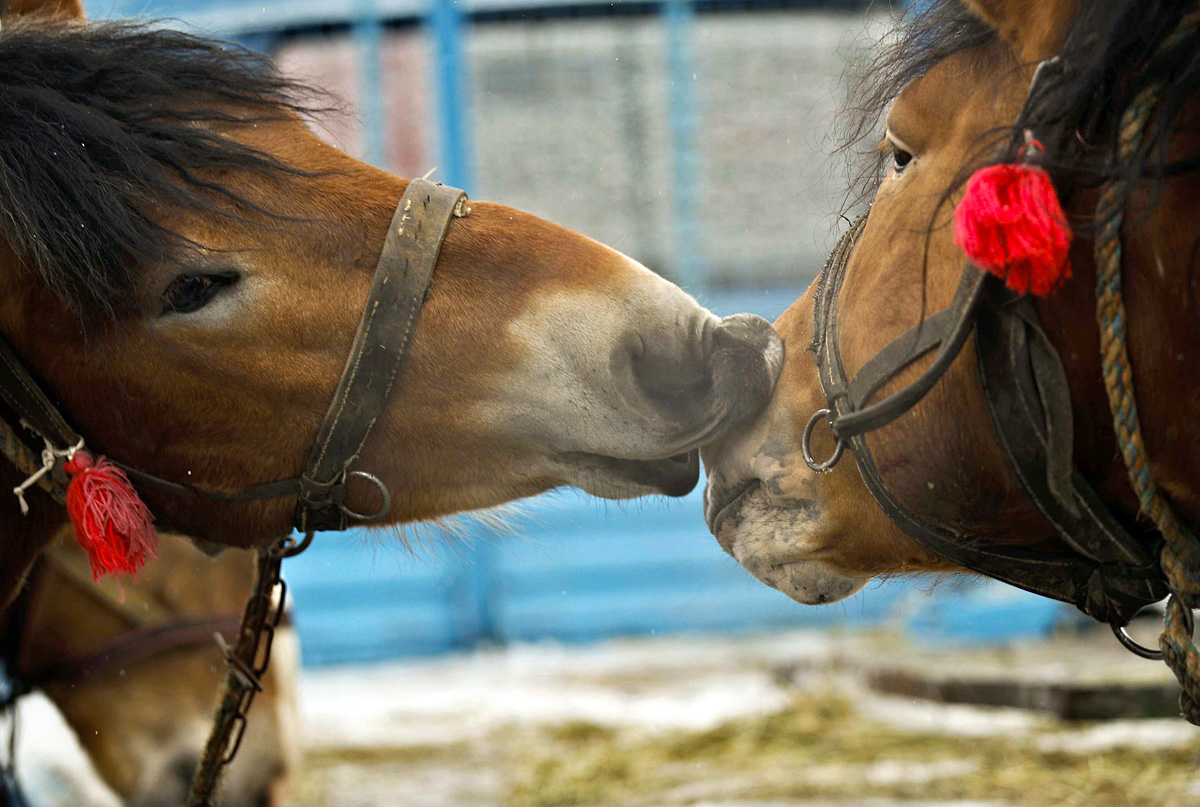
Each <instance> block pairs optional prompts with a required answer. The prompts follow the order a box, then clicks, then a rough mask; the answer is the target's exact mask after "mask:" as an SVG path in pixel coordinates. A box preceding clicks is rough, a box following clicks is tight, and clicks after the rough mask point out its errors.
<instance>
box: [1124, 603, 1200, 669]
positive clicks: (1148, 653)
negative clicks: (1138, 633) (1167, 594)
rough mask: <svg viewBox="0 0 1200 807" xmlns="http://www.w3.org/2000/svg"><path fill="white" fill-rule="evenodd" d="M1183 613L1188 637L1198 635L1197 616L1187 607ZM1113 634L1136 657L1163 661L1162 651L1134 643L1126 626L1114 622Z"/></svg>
mask: <svg viewBox="0 0 1200 807" xmlns="http://www.w3.org/2000/svg"><path fill="white" fill-rule="evenodd" d="M1167 607H1168V608H1170V607H1171V606H1170V602H1169V601H1168V603H1167ZM1183 613H1184V614H1185V616H1184V621H1185V622H1186V623H1187V631H1188V635H1189V636H1194V635H1195V633H1196V618H1195V615H1194V614H1192V609H1191V608H1188V607H1187V606H1186V605H1185V606H1184V607H1183ZM1112 632H1113V635H1114V636H1116V637H1117V641H1118V642H1120V643H1121V645H1122V646H1123V647H1124V648H1125V649H1126V650H1128V651H1129V652H1130V653H1133V654H1134V655H1135V656H1140V657H1142V658H1145V659H1150V660H1151V661H1162V658H1163V652H1162V651H1161V650H1154V649H1152V648H1149V647H1146V646H1145V645H1143V644H1138V643H1137V642H1136V641H1134V639H1133V637H1132V636H1130V635H1129V632H1128V631H1126V630H1125V626H1124V625H1118V624H1116V623H1115V622H1114V623H1113V624H1112Z"/></svg>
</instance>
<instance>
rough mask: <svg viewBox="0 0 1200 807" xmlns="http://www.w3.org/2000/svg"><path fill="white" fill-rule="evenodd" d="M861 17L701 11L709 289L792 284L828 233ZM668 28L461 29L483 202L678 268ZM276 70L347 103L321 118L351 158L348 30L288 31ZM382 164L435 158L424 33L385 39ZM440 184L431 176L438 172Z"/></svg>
mask: <svg viewBox="0 0 1200 807" xmlns="http://www.w3.org/2000/svg"><path fill="white" fill-rule="evenodd" d="M863 26H864V17H863V15H862V14H861V13H856V12H836V11H779V12H752V13H726V14H706V15H702V16H700V17H699V18H698V19H697V22H696V26H695V29H694V37H693V42H692V57H693V66H694V73H695V98H696V105H697V116H698V121H697V141H698V142H697V146H698V153H697V159H698V167H699V188H698V190H699V203H698V205H697V208H696V209H695V210H693V211H690V215H694V216H696V217H697V219H698V227H697V230H698V232H699V233H700V236H699V237H700V239H701V245H700V246H701V254H702V258H703V261H704V263H705V267H706V274H707V277H708V280H709V284H710V285H712V286H717V287H719V286H725V285H731V286H745V285H751V286H753V285H767V286H771V285H795V284H797V283H798V282H799V283H802V282H804V281H806V280H807V279H809V278H811V277H812V276H813V275H814V274H815V272H816V271H817V270H818V269H819V268H820V266H821V264H822V263H823V261H824V256H825V253H826V251H827V250H828V249H829V247H830V246H831V244H832V241H833V237H834V232H835V230H836V229H837V220H836V215H835V214H836V212H837V211H838V210H840V206H841V192H842V187H843V184H844V183H843V179H842V176H841V174H842V172H841V170H840V159H839V158H834V157H830V156H828V155H829V154H830V152H831V151H832V146H833V144H832V143H831V141H830V137H829V134H828V133H829V131H830V126H831V123H832V118H833V114H834V111H835V110H836V108H837V106H838V104H839V102H840V98H841V95H842V92H841V90H840V89H839V82H838V79H839V76H840V75H841V73H842V70H843V65H844V63H845V59H846V58H847V52H848V51H850V50H852V48H853V47H854V46H855V38H856V36H857V35H858V34H860V33H861V31H862V29H863ZM664 44H665V31H664V29H663V26H662V23H661V21H660V20H659V19H658V18H657V17H628V16H621V17H612V18H596V17H587V18H580V19H564V20H550V21H528V22H526V21H516V22H498V23H488V24H478V25H475V26H473V27H472V29H471V30H470V32H469V34H468V38H467V52H468V59H469V75H470V81H471V90H470V92H471V99H472V104H471V109H470V114H471V121H472V123H471V125H472V129H473V135H474V152H475V164H476V186H475V187H474V188H472V189H471V191H472V195H473V196H475V197H477V198H487V199H492V200H495V201H502V202H504V203H506V204H511V205H513V206H515V207H520V208H522V209H525V210H529V211H531V212H534V213H537V214H539V215H541V216H544V217H546V218H548V219H551V220H553V221H556V222H559V223H561V224H563V225H565V226H567V227H571V228H573V229H576V230H580V231H582V232H584V233H587V234H588V235H590V236H593V237H594V238H597V239H598V240H600V241H603V242H605V243H608V244H611V245H613V246H614V247H616V248H618V249H620V250H622V251H623V252H626V253H628V254H630V255H633V256H634V257H637V258H639V259H640V260H642V261H643V262H645V263H646V264H648V265H650V266H651V267H653V268H655V269H657V270H659V271H662V272H663V273H665V274H667V275H671V274H672V273H673V262H672V253H673V248H672V245H673V243H674V242H673V234H672V225H671V222H672V215H671V210H670V185H671V170H672V169H671V165H672V162H671V152H670V148H671V144H670V139H669V134H668V132H669V130H668V119H667V115H668V104H667V92H668V89H669V88H668V86H667V76H666V53H665V49H664ZM278 58H279V60H280V62H281V64H282V65H283V66H284V67H285V69H287V70H289V71H292V72H294V73H297V74H299V75H304V76H307V77H309V78H311V79H313V80H315V81H316V82H317V83H319V84H321V85H322V86H325V87H327V88H328V89H330V90H331V91H332V92H334V93H335V94H338V95H340V96H341V97H343V98H345V99H346V100H347V101H348V106H349V108H350V109H351V115H350V116H349V117H346V116H343V117H342V118H340V119H335V120H333V121H332V122H327V123H326V124H325V129H326V133H327V135H328V136H329V137H330V138H331V139H332V140H334V142H335V143H337V144H338V145H340V146H342V147H344V148H347V149H349V150H350V151H352V152H356V153H361V152H360V150H361V147H362V146H361V140H362V138H361V136H360V134H359V132H358V131H357V123H356V121H355V119H354V118H353V114H352V110H353V106H354V102H355V98H354V94H355V91H356V87H357V86H358V82H357V78H356V76H357V73H356V71H357V70H358V69H359V65H358V64H357V57H356V55H355V53H354V49H353V43H352V41H351V39H350V38H349V35H344V34H342V35H334V36H321V37H309V38H303V39H291V40H287V41H285V43H284V44H283V45H282V46H281V48H280V49H279V51H278ZM384 59H385V63H386V68H385V69H386V76H385V79H384V85H385V87H386V108H387V113H388V121H389V123H388V129H389V135H388V138H387V142H388V166H387V167H388V168H389V169H391V170H394V171H397V172H399V173H402V174H405V175H420V174H424V173H425V172H427V171H428V170H429V169H431V168H433V167H435V166H436V164H437V156H436V138H435V133H436V131H437V128H436V127H437V119H436V108H435V105H434V104H433V103H432V99H433V92H432V88H431V86H430V85H431V82H432V76H431V74H430V71H429V65H430V54H429V52H428V43H427V42H426V39H425V38H424V36H423V35H422V32H421V31H420V30H419V29H405V30H400V31H394V32H390V33H389V34H388V40H387V45H386V47H385V57H384ZM435 176H436V175H435Z"/></svg>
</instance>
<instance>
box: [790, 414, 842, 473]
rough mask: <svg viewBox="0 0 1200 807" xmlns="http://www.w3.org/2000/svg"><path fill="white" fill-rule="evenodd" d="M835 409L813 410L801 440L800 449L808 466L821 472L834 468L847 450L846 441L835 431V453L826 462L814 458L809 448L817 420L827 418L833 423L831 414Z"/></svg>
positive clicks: (827, 471) (830, 423)
mask: <svg viewBox="0 0 1200 807" xmlns="http://www.w3.org/2000/svg"><path fill="white" fill-rule="evenodd" d="M832 414H833V411H832V410H830V409H818V410H817V411H816V412H813V416H812V417H810V418H809V419H808V424H807V425H806V426H805V427H804V437H803V438H802V439H801V440H800V451H801V452H803V454H804V461H805V462H806V463H808V467H809V468H812V469H813V470H814V471H816V472H817V473H819V474H827V473H829V472H830V471H832V470H833V466H835V465H837V464H838V460H840V459H841V458H842V453H843V452H844V451H845V450H846V441H845V440H843V439H842V438H841V437H838V436H837V432H834V434H833V436H834V439H835V440H837V445H835V446H834V447H833V453H832V454H831V455H829V459H827V460H825V461H824V462H817V461H816V460H814V459H813V456H812V451H811V450H810V449H809V445H808V444H809V441H810V440H812V433H813V429H815V428H816V427H817V421H818V420H820V419H821V418H825V419H826V420H828V421H829V425H830V426H832V425H833V418H832V417H830V415H832Z"/></svg>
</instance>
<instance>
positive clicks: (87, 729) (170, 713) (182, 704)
mask: <svg viewBox="0 0 1200 807" xmlns="http://www.w3.org/2000/svg"><path fill="white" fill-rule="evenodd" d="M73 544H74V541H73V539H72V538H69V537H67V535H66V534H64V535H63V536H62V540H61V542H60V543H59V544H57V545H56V546H54V547H53V548H52V549H51V550H50V551H49V552H48V553H47V555H46V558H45V560H44V561H43V562H42V563H43V567H42V569H41V571H40V572H39V573H38V574H37V576H36V578H35V580H34V583H33V587H32V589H31V591H30V592H29V594H28V595H27V596H28V597H29V601H28V605H27V608H26V609H25V611H24V616H23V618H22V620H21V621H22V622H23V624H22V625H9V626H7V627H8V629H10V630H18V631H20V632H21V634H22V639H21V643H20V644H21V651H20V658H19V664H20V669H21V670H23V671H25V672H26V673H27V674H30V675H33V676H35V677H36V676H37V675H38V674H39V672H40V671H42V670H47V669H56V670H59V669H61V672H60V673H56V674H55V675H56V679H55V680H53V681H51V682H50V683H47V684H45V686H44V690H45V692H46V695H47V696H48V697H49V698H50V699H51V700H52V701H53V702H54V704H55V705H56V706H57V707H58V708H59V710H60V711H61V712H62V714H63V716H64V717H65V718H66V720H67V723H68V724H69V725H70V726H71V728H73V729H74V730H75V733H76V734H77V735H78V737H79V741H80V743H82V745H83V748H84V750H85V751H87V753H88V756H89V757H90V758H91V760H92V762H93V764H94V766H95V768H96V770H97V772H98V773H99V774H100V775H101V777H103V779H104V780H105V782H107V783H108V785H109V786H110V787H111V788H112V789H113V790H114V791H115V792H116V793H117V794H118V795H120V796H121V797H122V798H123V799H125V801H126V803H128V804H129V805H131V807H140V806H141V805H146V806H147V807H148V806H149V805H162V804H182V803H183V802H184V801H185V800H186V798H187V793H188V786H189V785H190V784H191V781H192V776H193V774H194V773H195V770H196V765H197V763H198V760H199V758H200V754H201V752H202V751H203V749H204V742H205V740H206V739H207V737H208V732H209V730H210V729H211V727H212V715H213V709H214V704H215V697H216V693H217V691H218V689H219V688H220V685H221V683H222V682H223V681H224V678H225V663H224V659H223V658H222V657H221V653H220V651H219V650H218V649H217V646H216V645H215V644H214V643H213V642H212V640H211V638H209V637H208V636H204V637H200V636H198V635H195V636H189V637H187V640H188V641H190V642H191V644H188V645H186V646H178V647H173V648H167V646H166V645H165V644H164V645H163V648H164V649H162V650H161V651H160V652H157V653H155V654H153V655H150V656H145V657H140V658H138V659H137V660H133V659H134V657H133V656H130V657H129V658H130V659H131V660H130V661H128V662H124V663H120V664H119V665H112V666H108V667H107V668H99V667H97V668H96V669H95V670H94V672H91V673H85V672H84V671H83V670H82V669H74V670H72V669H69V667H70V665H69V664H66V665H64V662H67V661H69V660H72V659H74V660H83V659H88V658H90V657H92V656H93V654H97V653H99V652H100V651H102V650H104V649H106V648H107V649H108V650H111V651H114V652H118V653H119V652H120V651H117V650H116V648H118V647H119V646H123V645H122V642H128V640H130V639H131V638H132V637H133V635H134V633H131V632H138V631H141V632H146V631H148V630H149V629H152V628H154V627H166V626H168V625H175V626H176V628H177V629H182V628H184V627H185V624H186V623H187V621H189V620H201V619H208V618H214V617H227V618H228V619H230V620H232V624H233V625H235V626H236V625H237V622H238V619H239V618H240V615H241V610H242V606H243V604H244V603H245V601H246V599H247V598H248V597H249V596H250V592H251V591H252V590H253V588H254V574H255V562H254V558H253V557H252V556H251V554H250V553H247V552H227V553H225V554H224V555H223V556H222V557H220V558H219V559H215V560H214V559H212V558H209V557H206V556H205V555H203V554H201V553H200V552H199V551H198V550H197V549H195V548H194V547H192V546H191V544H190V543H189V542H188V541H187V540H186V539H184V538H182V537H180V536H175V535H167V536H163V542H162V546H161V550H160V554H159V558H158V561H157V562H156V563H154V564H153V565H152V566H151V567H149V568H147V569H146V570H145V571H144V572H143V573H142V574H141V575H140V577H139V579H138V581H137V584H136V585H126V587H125V590H124V591H122V590H121V587H120V586H119V585H118V584H117V583H116V582H115V581H105V582H104V583H103V584H102V586H101V587H99V588H98V587H97V586H96V585H95V584H94V583H93V582H92V580H91V571H90V569H89V567H88V563H87V559H86V558H85V557H84V555H83V553H82V552H81V551H80V550H79V549H78V548H77V547H75V546H73ZM224 630H225V631H226V633H227V635H229V636H230V637H232V633H233V629H230V628H225V629H224ZM210 632H211V630H210ZM189 633H190V634H196V633H197V632H196V631H189ZM143 635H145V634H143ZM174 636H175V637H183V632H182V631H179V632H177V633H175V634H174ZM181 640H183V639H181ZM297 650H298V644H297V642H296V639H295V632H294V631H293V630H292V629H290V628H285V629H282V630H281V632H280V634H279V636H277V637H276V641H275V644H274V647H273V649H272V654H271V667H270V669H269V670H268V671H267V674H266V676H265V678H264V680H263V684H264V689H263V693H262V694H261V695H260V696H259V698H258V699H257V700H256V701H255V706H254V719H253V720H251V721H250V722H249V724H248V727H247V732H246V738H245V740H244V741H243V744H242V748H241V751H240V752H239V754H238V757H237V759H236V760H235V761H234V762H233V763H232V765H231V766H230V768H229V774H228V777H227V779H226V784H225V786H224V787H223V788H222V803H223V804H227V805H229V807H275V806H276V805H280V804H282V803H283V801H282V799H283V797H284V791H285V789H286V786H287V782H288V778H289V776H290V775H291V773H292V772H293V770H294V768H295V765H296V764H297V762H298V755H299V747H298V745H297V713H296V703H295V678H296V674H297V671H298V666H299V658H298V652H297Z"/></svg>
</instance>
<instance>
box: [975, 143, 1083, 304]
mask: <svg viewBox="0 0 1200 807" xmlns="http://www.w3.org/2000/svg"><path fill="white" fill-rule="evenodd" d="M1030 147H1033V148H1035V149H1036V150H1037V152H1038V153H1040V152H1041V145H1040V144H1039V143H1038V142H1037V141H1036V140H1031V141H1030V142H1029V143H1027V144H1026V146H1025V147H1024V148H1022V149H1021V155H1020V158H1021V159H1022V161H1021V162H1018V163H1004V164H1001V165H989V166H988V167H986V168H981V169H980V170H978V171H976V172H975V173H974V174H973V175H972V176H971V178H970V179H969V180H968V181H967V189H966V193H965V194H964V196H963V198H962V201H961V202H959V203H958V207H957V209H955V211H954V243H955V244H957V245H958V247H959V248H960V249H961V250H962V251H963V252H965V253H966V254H967V257H968V258H969V259H970V260H971V262H972V263H974V264H975V265H976V266H978V267H979V268H980V269H986V270H987V271H989V272H991V273H992V274H994V275H996V276H997V277H1000V278H1003V279H1004V282H1005V284H1006V285H1007V286H1008V287H1009V288H1010V289H1012V290H1014V291H1016V292H1019V293H1021V294H1027V293H1030V292H1032V293H1033V294H1036V295H1039V296H1045V295H1047V294H1049V293H1050V292H1052V291H1054V290H1055V289H1056V288H1058V286H1059V285H1060V284H1062V282H1063V281H1065V280H1066V279H1067V278H1069V277H1070V276H1071V264H1070V261H1069V260H1068V258H1067V253H1068V252H1069V250H1070V248H1071V236H1072V233H1071V227H1070V225H1069V224H1067V216H1066V214H1065V213H1064V212H1063V209H1062V204H1061V203H1060V202H1059V200H1058V192H1057V191H1055V190H1054V184H1053V183H1052V182H1051V181H1050V176H1049V175H1048V174H1047V173H1046V171H1045V170H1044V169H1043V168H1041V167H1040V166H1038V165H1035V164H1034V163H1033V159H1035V157H1034V155H1032V154H1031V155H1030V156H1029V157H1026V151H1027V150H1028V149H1030Z"/></svg>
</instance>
